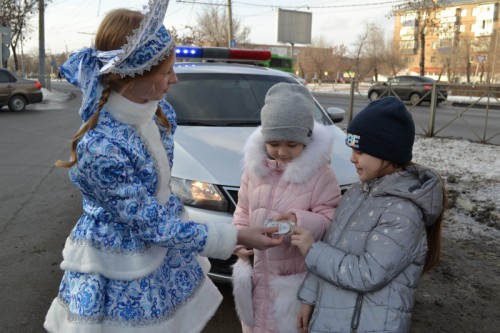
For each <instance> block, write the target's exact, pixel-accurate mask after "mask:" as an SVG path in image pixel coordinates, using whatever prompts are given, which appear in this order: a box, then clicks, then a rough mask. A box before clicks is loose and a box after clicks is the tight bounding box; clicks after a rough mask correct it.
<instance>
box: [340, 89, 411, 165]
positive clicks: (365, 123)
mask: <svg viewBox="0 0 500 333" xmlns="http://www.w3.org/2000/svg"><path fill="white" fill-rule="evenodd" d="M414 141H415V124H414V122H413V118H412V116H411V113H410V112H409V111H408V109H406V106H405V105H404V103H403V102H401V100H400V99H399V98H397V97H393V96H390V97H384V98H381V99H378V100H376V101H374V102H371V103H370V104H368V106H366V107H365V108H364V109H363V110H361V111H360V112H359V113H358V114H357V115H356V117H354V119H353V120H352V122H351V123H350V124H349V126H348V127H347V137H346V144H347V145H348V146H349V147H351V148H353V149H356V150H359V151H361V152H363V153H366V154H369V155H372V156H375V157H378V158H380V159H383V160H386V161H391V162H394V163H397V164H406V163H408V162H410V161H411V159H412V149H413V142H414Z"/></svg>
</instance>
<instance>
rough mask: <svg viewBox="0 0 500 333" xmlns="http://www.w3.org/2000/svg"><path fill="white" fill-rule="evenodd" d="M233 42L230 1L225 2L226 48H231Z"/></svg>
mask: <svg viewBox="0 0 500 333" xmlns="http://www.w3.org/2000/svg"><path fill="white" fill-rule="evenodd" d="M232 41H233V13H232V9H231V0H227V46H228V47H231V46H232V45H231V44H232Z"/></svg>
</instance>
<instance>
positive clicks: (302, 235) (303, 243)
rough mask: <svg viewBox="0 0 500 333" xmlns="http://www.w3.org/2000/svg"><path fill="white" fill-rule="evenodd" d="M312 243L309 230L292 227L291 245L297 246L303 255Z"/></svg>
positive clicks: (312, 239)
mask: <svg viewBox="0 0 500 333" xmlns="http://www.w3.org/2000/svg"><path fill="white" fill-rule="evenodd" d="M313 244H314V237H313V235H312V234H311V232H310V231H309V230H307V229H304V228H301V227H295V228H293V232H292V245H295V246H297V247H298V248H299V251H300V253H302V255H303V256H304V257H305V256H306V254H307V252H309V249H310V248H311V246H312V245H313Z"/></svg>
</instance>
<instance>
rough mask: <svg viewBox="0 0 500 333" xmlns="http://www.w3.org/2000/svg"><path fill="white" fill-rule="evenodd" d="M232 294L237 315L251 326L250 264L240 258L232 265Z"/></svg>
mask: <svg viewBox="0 0 500 333" xmlns="http://www.w3.org/2000/svg"><path fill="white" fill-rule="evenodd" d="M233 295H234V304H235V307H236V313H237V314H238V317H239V318H240V320H241V321H242V322H243V323H244V324H245V325H247V326H248V327H252V326H253V304H252V299H253V298H252V266H250V263H248V262H247V261H243V260H241V259H238V261H236V263H235V264H234V265H233Z"/></svg>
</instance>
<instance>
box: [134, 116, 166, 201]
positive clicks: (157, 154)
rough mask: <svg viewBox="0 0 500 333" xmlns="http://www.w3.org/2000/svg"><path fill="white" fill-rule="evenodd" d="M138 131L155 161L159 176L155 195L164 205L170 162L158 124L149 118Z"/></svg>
mask: <svg viewBox="0 0 500 333" xmlns="http://www.w3.org/2000/svg"><path fill="white" fill-rule="evenodd" d="M139 133H141V136H142V138H143V139H144V142H146V145H147V146H148V149H149V152H150V153H151V156H152V157H153V160H154V161H155V166H156V169H157V170H156V173H157V175H158V178H159V184H158V191H157V193H156V195H155V197H156V199H157V200H158V202H160V203H161V204H162V205H164V204H166V203H167V202H168V200H169V199H170V186H169V183H170V164H169V162H168V156H167V151H166V150H165V147H163V144H162V142H161V138H160V130H159V128H158V125H156V123H155V122H154V121H153V120H152V119H151V120H149V121H148V122H146V123H145V124H144V125H143V126H141V127H139Z"/></svg>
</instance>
